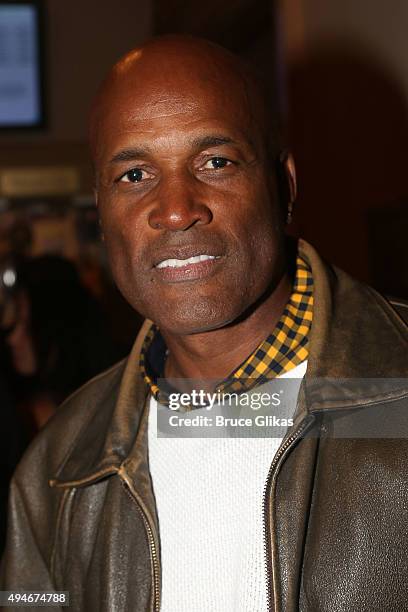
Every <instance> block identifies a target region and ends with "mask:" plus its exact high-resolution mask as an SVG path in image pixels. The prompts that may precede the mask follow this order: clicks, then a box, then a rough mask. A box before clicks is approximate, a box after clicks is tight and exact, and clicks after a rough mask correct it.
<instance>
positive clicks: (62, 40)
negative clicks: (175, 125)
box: [0, 0, 408, 549]
mask: <svg viewBox="0 0 408 612" xmlns="http://www.w3.org/2000/svg"><path fill="white" fill-rule="evenodd" d="M407 27H408V3H407V2H406V0H393V2H392V3H389V2H386V0H280V1H276V2H273V1H272V0H224V1H223V2H219V0H206V2H195V1H194V0H103V1H101V0H81V2H75V1H74V2H73V1H72V0H58V1H56V0H44V1H36V2H20V1H19V2H11V1H9V2H1V1H0V306H1V310H0V317H1V330H2V331H1V334H0V401H1V404H0V405H1V410H2V427H3V429H2V431H3V432H4V438H3V439H4V441H5V442H4V444H3V442H2V456H1V457H0V462H1V463H0V479H1V483H0V485H1V491H0V495H1V500H0V501H1V504H2V507H3V506H4V504H5V500H6V497H7V484H8V479H9V476H10V474H11V472H12V470H13V469H14V466H15V463H16V461H17V460H18V458H19V456H20V454H21V452H22V450H23V449H24V447H25V445H26V444H27V443H28V441H29V440H30V439H31V437H32V436H33V434H34V433H35V432H36V431H38V429H39V428H40V427H42V426H43V424H44V423H45V422H46V420H47V419H48V418H49V416H50V415H52V413H53V412H54V410H55V409H56V407H57V405H58V404H59V403H60V402H61V401H62V400H63V399H64V397H66V395H67V394H69V393H70V392H71V391H72V390H74V389H75V388H76V387H77V386H78V385H80V384H82V382H84V381H85V380H87V379H88V378H90V377H91V376H93V375H94V374H96V373H97V372H98V371H100V370H102V369H104V368H105V367H107V366H109V365H110V364H111V363H113V362H114V361H116V360H117V359H119V358H121V357H123V356H124V355H126V353H127V352H128V350H129V348H130V346H131V344H132V342H133V340H134V337H135V335H136V332H137V330H138V327H139V326H140V323H141V321H140V319H139V317H138V316H137V314H136V313H134V312H133V311H132V310H131V309H130V308H129V307H128V306H127V305H126V303H125V302H124V300H123V299H122V298H121V296H120V295H119V293H118V292H117V290H116V289H115V287H114V285H113V283H112V280H111V277H110V275H109V270H108V269H107V266H106V257H105V253H104V250H103V246H102V244H101V242H100V240H99V228H98V220H97V215H96V211H95V208H94V203H93V197H92V187H93V179H92V167H91V163H90V159H89V154H88V146H87V133H86V126H87V118H88V112H89V107H90V103H91V100H92V98H93V96H94V95H95V93H96V91H97V88H98V85H99V84H100V82H101V80H102V78H103V76H104V74H105V73H106V71H107V70H108V69H109V68H110V66H111V65H112V64H113V63H114V62H115V61H116V60H117V59H118V58H119V57H120V56H121V55H122V54H123V53H125V52H126V51H128V50H129V49H130V48H132V47H134V46H135V45H137V44H139V43H141V42H143V41H144V40H145V39H147V38H149V37H150V36H151V35H154V34H162V33H167V32H184V33H191V34H197V35H200V36H204V37H206V38H209V39H212V40H214V41H216V42H218V43H221V44H222V45H224V46H226V47H228V48H230V49H231V50H233V51H235V52H238V53H239V54H241V55H242V56H244V57H246V58H248V59H250V60H252V61H253V62H254V63H255V64H256V65H257V67H258V69H259V70H260V71H261V72H262V74H263V75H264V78H265V79H266V81H267V83H268V85H269V86H270V87H271V88H272V89H274V90H276V92H277V94H278V95H279V99H280V101H281V109H282V116H283V122H284V125H285V129H286V132H287V137H288V141H289V143H290V147H291V149H292V151H293V153H294V156H295V160H296V163H297V171H298V179H299V198H298V202H297V209H296V213H295V221H294V223H293V225H292V226H291V232H292V233H293V234H295V235H301V236H303V237H304V238H306V239H307V240H309V241H310V242H311V243H312V244H314V246H316V247H317V248H318V250H319V251H320V252H321V253H322V254H323V256H324V257H326V258H327V259H328V260H330V261H332V262H333V263H335V264H337V265H339V266H341V267H342V268H344V269H345V270H347V271H348V272H349V273H351V274H353V275H354V276H355V277H357V278H358V279H360V280H362V281H365V282H369V283H371V284H372V285H374V286H375V287H376V288H377V289H379V290H380V291H382V292H384V293H387V294H389V295H394V296H399V297H405V298H408V249H407V233H408V232H407V230H408V208H407V200H408V172H407V168H408V164H407V162H408V153H407V151H408V148H407V140H408V115H407V105H408V41H407V35H406V33H407ZM0 511H1V509H0ZM1 512H2V511H1ZM3 515H4V513H3V512H2V516H3ZM1 520H2V521H3V519H1ZM2 525H3V522H2ZM2 529H3V527H1V530H2ZM2 534H3V531H1V533H0V549H1V545H2V540H1V538H2V537H3V535H2Z"/></svg>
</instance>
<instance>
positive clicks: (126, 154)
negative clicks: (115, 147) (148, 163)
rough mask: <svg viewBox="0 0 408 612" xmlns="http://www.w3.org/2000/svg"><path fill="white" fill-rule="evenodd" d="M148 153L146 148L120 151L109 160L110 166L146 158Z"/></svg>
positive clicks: (131, 148)
mask: <svg viewBox="0 0 408 612" xmlns="http://www.w3.org/2000/svg"><path fill="white" fill-rule="evenodd" d="M148 153H149V148H148V147H130V148H128V149H122V150H121V151H118V153H115V155H114V156H113V157H112V158H111V159H110V160H109V163H110V164H117V163H120V162H127V161H134V160H135V159H140V158H142V157H146V155H147V154H148Z"/></svg>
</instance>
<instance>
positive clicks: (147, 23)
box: [0, 0, 152, 191]
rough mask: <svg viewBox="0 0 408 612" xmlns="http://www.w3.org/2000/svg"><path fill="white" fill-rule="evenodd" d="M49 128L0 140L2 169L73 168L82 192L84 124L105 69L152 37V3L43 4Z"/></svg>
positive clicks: (55, 0)
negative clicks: (76, 168)
mask: <svg viewBox="0 0 408 612" xmlns="http://www.w3.org/2000/svg"><path fill="white" fill-rule="evenodd" d="M45 5H46V17H47V19H46V28H45V29H46V34H47V41H46V47H47V49H46V57H47V100H48V106H49V108H48V111H49V112H48V114H49V118H48V121H49V125H48V127H47V129H46V130H44V131H42V132H36V133H28V132H26V133H17V132H16V133H12V134H5V135H0V166H4V165H16V164H17V165H19V164H37V163H39V164H48V163H54V162H55V161H56V162H57V163H77V164H78V165H79V167H80V170H81V176H82V189H83V190H85V191H88V190H89V189H90V183H91V173H90V168H89V161H88V152H87V147H86V122H87V116H88V110H89V106H90V104H91V100H92V98H93V96H94V95H95V93H96V91H97V88H98V85H99V83H100V82H101V80H102V78H103V76H104V74H105V73H106V71H107V70H108V69H109V67H110V66H111V65H112V64H113V63H114V62H115V61H116V60H117V59H118V58H119V57H120V56H121V55H122V54H123V53H125V52H126V51H128V50H129V49H130V48H132V47H134V46H135V45H137V44H139V43H140V42H142V41H143V40H144V39H146V38H148V37H149V36H150V34H151V27H152V26H151V23H152V16H151V0H137V1H135V0H120V2H116V1H115V0H103V1H101V0H80V1H73V0H47V1H46V2H45Z"/></svg>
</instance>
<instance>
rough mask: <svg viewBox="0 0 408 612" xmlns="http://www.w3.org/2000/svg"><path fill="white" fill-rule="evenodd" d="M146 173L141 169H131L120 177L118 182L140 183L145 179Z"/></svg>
mask: <svg viewBox="0 0 408 612" xmlns="http://www.w3.org/2000/svg"><path fill="white" fill-rule="evenodd" d="M146 175H147V172H146V171H145V170H142V169H141V168H132V169H131V170H128V171H127V172H125V174H123V175H122V176H121V177H120V179H119V180H120V181H122V182H124V183H140V181H142V180H143V179H144V178H146Z"/></svg>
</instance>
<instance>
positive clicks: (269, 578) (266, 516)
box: [263, 417, 314, 612]
mask: <svg viewBox="0 0 408 612" xmlns="http://www.w3.org/2000/svg"><path fill="white" fill-rule="evenodd" d="M312 421H314V418H313V417H312V418H306V419H305V420H304V421H303V422H302V423H301V424H300V425H299V427H298V428H297V430H296V431H295V432H294V433H293V434H291V435H290V436H289V438H288V439H287V440H286V441H285V442H284V444H282V446H281V447H280V448H279V450H278V451H277V453H276V455H275V457H274V459H273V461H272V463H271V466H270V468H269V472H268V476H267V479H266V483H265V488H264V497H263V531H264V547H265V564H266V588H267V604H268V610H269V611H271V610H274V612H279V610H278V607H277V606H278V602H277V598H276V593H275V588H274V586H275V580H274V575H273V574H274V572H273V563H274V559H273V551H272V546H271V545H270V541H271V528H270V506H271V504H270V503H269V493H270V491H269V489H270V487H271V483H272V477H273V472H274V470H275V468H276V466H277V464H278V462H279V461H280V459H281V458H282V457H283V455H284V454H285V453H286V452H288V451H289V449H290V447H291V446H292V445H293V444H294V443H295V442H296V441H297V440H298V439H299V437H300V435H301V434H302V433H303V432H304V431H305V430H306V429H307V428H308V427H309V425H310V424H311V423H312ZM272 584H273V586H272Z"/></svg>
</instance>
